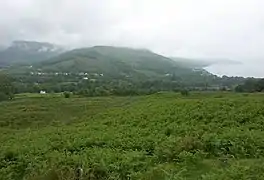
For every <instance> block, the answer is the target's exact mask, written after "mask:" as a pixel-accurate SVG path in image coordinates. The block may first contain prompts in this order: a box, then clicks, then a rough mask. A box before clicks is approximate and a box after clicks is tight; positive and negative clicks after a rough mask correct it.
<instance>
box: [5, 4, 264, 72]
mask: <svg viewBox="0 0 264 180" xmlns="http://www.w3.org/2000/svg"><path fill="white" fill-rule="evenodd" d="M263 7H264V1H263V0H0V46H1V45H7V44H9V43H10V42H12V41H13V40H34V41H45V42H51V43H56V44H60V45H64V46H68V47H74V48H75V47H86V46H87V47H89V46H95V45H113V46H126V47H135V48H146V49H150V50H152V51H154V52H157V53H160V54H163V55H166V56H179V57H188V58H199V59H200V58H206V59H219V61H221V60H220V59H230V60H234V61H239V62H241V64H238V65H237V66H235V67H233V66H234V64H232V65H221V66H218V67H217V66H214V67H210V68H211V69H210V71H212V72H213V73H218V74H219V75H221V74H227V75H242V76H255V77H264V70H262V69H261V64H263V63H264V51H263V50H262V49H263V47H264V11H263ZM241 66H243V67H241Z"/></svg>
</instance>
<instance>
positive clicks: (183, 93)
mask: <svg viewBox="0 0 264 180" xmlns="http://www.w3.org/2000/svg"><path fill="white" fill-rule="evenodd" d="M189 94H190V93H189V91H188V90H186V89H184V90H181V95H182V96H189Z"/></svg>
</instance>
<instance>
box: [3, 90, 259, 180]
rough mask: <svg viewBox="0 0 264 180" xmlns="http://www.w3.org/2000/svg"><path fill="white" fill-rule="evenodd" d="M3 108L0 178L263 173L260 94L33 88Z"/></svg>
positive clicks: (227, 179)
mask: <svg viewBox="0 0 264 180" xmlns="http://www.w3.org/2000/svg"><path fill="white" fill-rule="evenodd" d="M0 114H1V116H0V143H1V146H0V179H3V180H21V179H24V180H39V179H43V180H76V179H80V180H82V179H84V180H86V179H87V180H89V179H90V180H124V179H131V180H183V179H184V180H197V179H201V180H248V179H252V180H263V179H264V159H263V158H264V142H263V136H264V131H263V130H264V129H263V115H264V97H263V94H232V93H230V94H229V93H218V94H216V93H201V94H194V93H192V94H191V95H190V96H189V97H183V96H181V95H180V94H176V93H169V94H167V93H166V94H162V93H159V94H155V95H151V96H138V97H101V98H91V97H89V98H77V97H72V98H68V99H66V98H64V97H62V96H60V95H34V94H29V95H20V96H18V97H16V98H15V99H14V100H13V101H10V102H2V103H0ZM77 168H82V170H83V173H82V177H81V178H79V177H76V176H77V174H78V173H77V172H76V170H77Z"/></svg>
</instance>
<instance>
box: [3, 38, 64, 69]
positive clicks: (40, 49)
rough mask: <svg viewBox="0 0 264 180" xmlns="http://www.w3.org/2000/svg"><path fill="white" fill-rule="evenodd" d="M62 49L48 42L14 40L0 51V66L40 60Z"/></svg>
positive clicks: (52, 55)
mask: <svg viewBox="0 0 264 180" xmlns="http://www.w3.org/2000/svg"><path fill="white" fill-rule="evenodd" d="M62 51H63V49H62V48H61V47H59V46H57V45H54V44H50V43H43V42H34V41H14V42H13V43H12V44H11V46H9V47H8V48H6V49H4V50H2V51H0V67H5V66H11V65H15V64H31V63H35V62H40V61H42V60H46V59H49V58H51V57H54V56H56V55H58V54H60V53H61V52H62Z"/></svg>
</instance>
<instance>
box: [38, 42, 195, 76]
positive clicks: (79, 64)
mask: <svg viewBox="0 0 264 180" xmlns="http://www.w3.org/2000/svg"><path fill="white" fill-rule="evenodd" d="M38 68H41V69H42V71H59V72H61V71H62V72H93V73H104V74H113V73H118V74H126V75H131V74H136V73H138V74H144V75H145V76H148V77H156V76H164V75H165V74H172V73H178V74H183V73H192V70H191V69H188V68H183V67H179V66H178V64H177V63H175V61H173V60H171V59H169V58H167V57H164V56H161V55H158V54H155V53H153V52H151V51H148V50H141V49H131V48H121V47H110V46H95V47H92V48H83V49H75V50H72V51H69V52H66V53H64V54H61V55H59V56H57V57H55V58H52V59H50V60H48V61H43V62H42V63H41V64H40V65H39V66H38Z"/></svg>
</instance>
